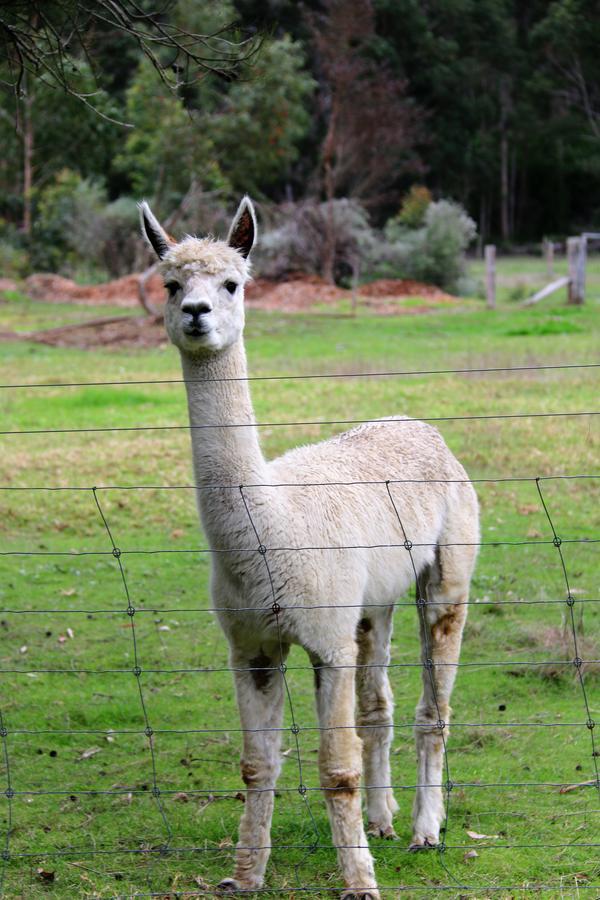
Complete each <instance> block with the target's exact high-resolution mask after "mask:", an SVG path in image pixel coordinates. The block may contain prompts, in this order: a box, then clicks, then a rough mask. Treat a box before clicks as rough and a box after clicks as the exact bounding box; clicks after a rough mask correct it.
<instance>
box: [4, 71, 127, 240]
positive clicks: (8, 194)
mask: <svg viewBox="0 0 600 900" xmlns="http://www.w3.org/2000/svg"><path fill="white" fill-rule="evenodd" d="M65 60H66V58H65ZM0 71H1V70H0ZM73 84H74V85H76V89H77V91H78V92H81V93H89V92H91V91H92V90H93V85H94V79H93V75H92V73H91V71H90V69H89V67H88V65H87V63H85V62H84V63H79V64H78V74H77V79H76V80H75V79H74V80H73ZM94 99H95V105H96V106H95V109H91V108H90V107H86V106H83V107H82V106H81V104H80V103H79V101H78V100H77V98H76V96H74V95H72V94H69V95H67V96H65V95H64V94H63V93H62V92H59V91H57V89H56V88H55V86H54V85H52V84H50V83H49V82H48V81H47V78H46V76H45V75H43V76H40V77H39V78H37V79H32V78H30V76H29V74H27V75H26V76H25V80H24V84H23V91H22V94H21V96H20V97H19V100H18V110H19V115H18V116H17V120H16V127H15V117H14V116H13V115H12V114H11V113H10V112H9V111H8V110H6V109H0V138H1V139H2V143H3V146H5V147H6V148H7V150H8V152H7V153H6V155H5V156H4V157H3V159H2V161H0V184H2V187H3V194H2V199H3V202H2V207H0V208H1V209H2V212H3V213H4V214H5V215H6V214H7V213H9V214H13V215H14V212H15V211H16V209H17V208H20V210H21V217H22V218H21V222H22V231H23V233H24V234H25V236H26V237H29V235H30V234H31V228H32V217H33V212H32V210H33V204H34V200H35V196H36V192H38V191H39V190H40V189H41V188H43V187H44V186H45V185H47V184H48V183H49V182H50V181H51V180H52V179H53V178H54V176H55V175H56V173H57V172H59V171H60V170H61V169H64V168H70V169H73V170H77V171H78V172H79V173H80V175H81V176H82V177H84V178H85V177H87V176H88V175H93V174H95V173H104V172H106V171H107V170H108V168H109V165H110V160H111V157H112V154H113V151H114V148H115V144H116V141H117V139H118V136H119V129H118V128H117V126H116V125H115V124H114V123H113V122H112V121H111V120H112V119H113V118H114V116H115V115H117V114H118V111H119V110H118V107H117V105H116V104H115V103H114V101H113V100H111V98H110V97H109V96H108V95H107V94H106V92H104V91H101V90H96V91H95V98H94ZM96 110H98V111H99V112H100V113H101V115H97V113H96Z"/></svg>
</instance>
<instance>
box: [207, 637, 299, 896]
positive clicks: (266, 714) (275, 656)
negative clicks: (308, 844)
mask: <svg viewBox="0 0 600 900" xmlns="http://www.w3.org/2000/svg"><path fill="white" fill-rule="evenodd" d="M287 650H288V648H287V647H285V648H284V649H283V659H285V657H286V656H287ZM283 659H282V653H281V649H280V647H279V645H278V646H277V648H264V646H261V647H260V648H256V651H255V652H253V653H251V654H248V653H245V654H244V655H243V656H241V655H238V654H235V655H234V654H232V659H231V665H232V666H233V667H234V668H236V669H237V670H238V671H236V672H235V686H236V694H237V701H238V706H239V711H240V720H241V723H242V728H243V729H244V738H243V742H244V744H243V751H242V757H241V772H242V779H243V781H244V783H245V785H246V803H245V805H244V812H243V814H242V818H241V821H240V828H239V838H238V844H237V848H236V854H235V871H234V873H233V877H232V878H225V879H224V880H223V881H222V882H221V883H220V884H219V890H220V891H232V892H233V891H237V890H254V889H258V888H260V887H261V886H262V883H263V879H264V874H265V869H266V867H267V862H268V859H269V854H270V844H271V819H272V816H273V803H274V796H275V794H274V792H275V785H276V782H277V778H278V775H279V771H280V768H281V759H280V746H281V731H280V730H279V729H280V728H281V724H282V718H283V699H284V682H283V675H282V674H281V672H279V671H277V667H278V666H279V665H281V663H282V662H283ZM240 669H241V670H242V671H239V670H240ZM243 669H246V671H243Z"/></svg>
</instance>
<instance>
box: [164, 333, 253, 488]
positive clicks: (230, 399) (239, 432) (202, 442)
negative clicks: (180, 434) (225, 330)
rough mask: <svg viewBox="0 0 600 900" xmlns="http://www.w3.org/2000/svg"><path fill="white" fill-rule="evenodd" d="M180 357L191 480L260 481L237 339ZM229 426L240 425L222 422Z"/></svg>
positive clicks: (243, 354) (205, 482) (243, 356)
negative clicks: (209, 350) (217, 349)
mask: <svg viewBox="0 0 600 900" xmlns="http://www.w3.org/2000/svg"><path fill="white" fill-rule="evenodd" d="M181 356H182V366H183V375H184V378H185V382H186V390H187V399H188V411H189V417H190V425H191V426H192V430H191V437H192V456H193V461H194V474H195V479H196V484H198V485H200V486H202V485H208V484H224V485H229V484H231V485H238V484H260V483H263V482H264V481H266V465H267V464H266V462H265V459H264V457H263V455H262V451H261V449H260V445H259V441H258V433H257V429H256V425H255V418H254V411H253V409H252V401H251V399H250V391H249V389H248V381H247V375H248V370H247V366H246V352H245V350H244V345H243V343H242V341H241V340H240V341H238V342H237V343H235V344H233V345H232V346H231V347H228V348H227V349H226V350H224V351H223V352H221V353H219V354H214V355H213V354H210V355H207V356H206V357H193V356H187V355H185V354H183V353H182V355H181ZM232 425H241V426H243V427H240V428H232V427H228V426H232ZM206 426H216V427H206ZM219 426H223V427H219Z"/></svg>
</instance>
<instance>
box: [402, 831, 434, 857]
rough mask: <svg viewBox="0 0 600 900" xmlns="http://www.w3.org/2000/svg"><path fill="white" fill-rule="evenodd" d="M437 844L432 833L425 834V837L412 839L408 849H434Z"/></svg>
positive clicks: (412, 851) (415, 850) (413, 850)
mask: <svg viewBox="0 0 600 900" xmlns="http://www.w3.org/2000/svg"><path fill="white" fill-rule="evenodd" d="M437 845H438V842H437V841H436V839H435V838H434V837H433V835H425V837H423V838H419V839H418V840H416V841H413V842H412V843H411V844H410V846H409V848H408V849H409V850H410V852H411V853H418V852H419V851H420V850H435V848H436V847H437Z"/></svg>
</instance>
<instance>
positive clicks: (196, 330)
mask: <svg viewBox="0 0 600 900" xmlns="http://www.w3.org/2000/svg"><path fill="white" fill-rule="evenodd" d="M209 331H210V328H204V327H203V326H201V325H190V326H188V327H187V328H185V327H184V329H183V333H184V334H185V336H186V337H203V336H204V335H205V334H208V332H209Z"/></svg>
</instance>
